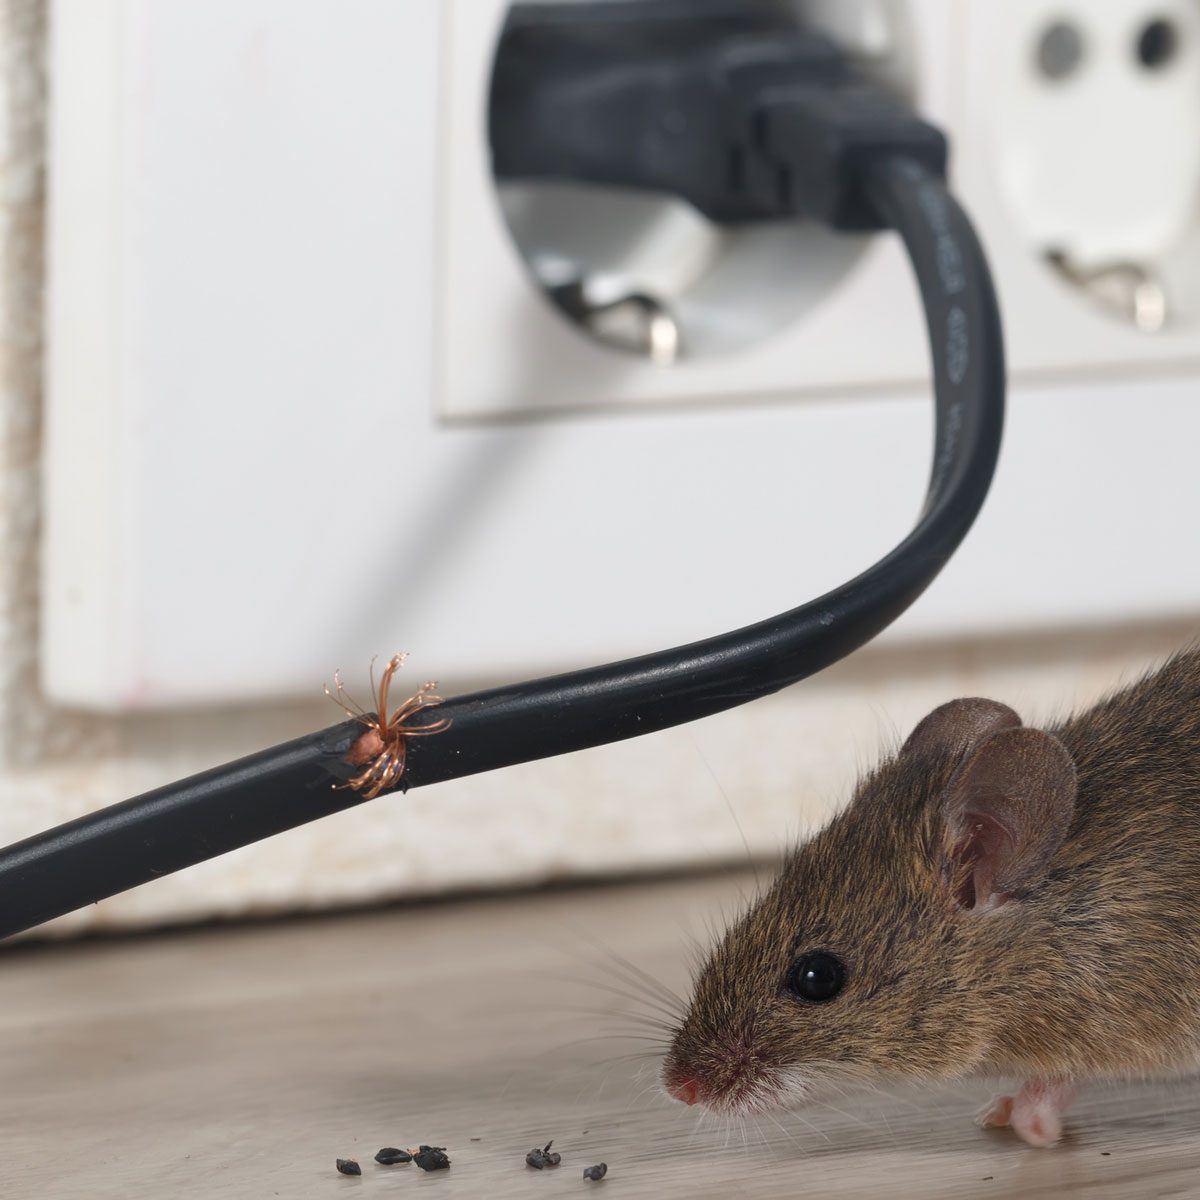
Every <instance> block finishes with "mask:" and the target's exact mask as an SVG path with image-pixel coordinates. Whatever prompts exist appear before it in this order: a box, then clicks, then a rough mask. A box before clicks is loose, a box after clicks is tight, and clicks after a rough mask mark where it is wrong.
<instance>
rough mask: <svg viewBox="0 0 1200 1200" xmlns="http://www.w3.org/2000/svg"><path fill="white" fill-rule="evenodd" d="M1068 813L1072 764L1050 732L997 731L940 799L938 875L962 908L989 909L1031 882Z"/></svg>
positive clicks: (1051, 853)
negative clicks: (941, 827) (941, 829)
mask: <svg viewBox="0 0 1200 1200" xmlns="http://www.w3.org/2000/svg"><path fill="white" fill-rule="evenodd" d="M1074 811H1075V763H1074V762H1073V761H1072V759H1071V755H1070V753H1069V752H1068V751H1067V748H1066V747H1065V746H1064V745H1063V744H1062V742H1060V741H1059V740H1058V738H1056V737H1055V736H1054V735H1053V734H1050V733H1043V732H1042V731H1041V730H1039V729H1004V730H1001V731H1000V732H999V733H996V734H993V735H992V736H991V737H990V738H988V739H987V740H986V741H985V742H984V743H983V744H982V745H981V746H979V747H978V748H977V749H976V750H975V751H974V752H973V753H972V754H971V756H970V757H969V758H968V759H967V761H966V762H965V763H963V765H962V766H961V767H959V769H958V770H957V771H956V772H955V774H954V776H953V777H952V778H951V780H950V783H949V785H948V786H947V788H946V791H945V794H944V797H943V801H942V818H943V824H944V838H945V841H944V845H943V856H944V857H943V874H944V877H945V878H946V880H947V881H948V883H949V884H950V886H951V887H952V888H953V889H954V895H955V899H956V900H957V901H958V903H959V904H960V905H961V906H962V907H963V908H973V909H980V910H986V909H990V908H996V907H998V906H999V905H1001V904H1004V903H1005V902H1006V901H1008V900H1011V899H1012V898H1013V896H1014V895H1016V894H1017V893H1019V892H1021V891H1022V890H1024V889H1026V888H1028V887H1030V886H1031V885H1033V884H1035V883H1036V882H1037V881H1038V880H1039V879H1040V878H1041V877H1042V876H1043V875H1044V874H1045V871H1046V868H1047V866H1049V863H1050V860H1051V858H1053V857H1054V854H1055V852H1056V851H1057V850H1058V848H1059V846H1061V845H1062V841H1063V838H1065V837H1066V835H1067V828H1068V826H1069V825H1070V823H1071V816H1072V814H1073V813H1074Z"/></svg>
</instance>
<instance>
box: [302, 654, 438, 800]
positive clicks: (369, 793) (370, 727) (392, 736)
mask: <svg viewBox="0 0 1200 1200" xmlns="http://www.w3.org/2000/svg"><path fill="white" fill-rule="evenodd" d="M407 657H408V655H406V654H394V655H393V656H392V657H391V658H390V659H388V664H387V666H386V667H384V669H383V674H382V676H381V677H380V679H379V682H378V684H377V683H376V682H375V660H374V659H372V660H371V698H372V700H374V702H375V712H373V713H369V712H366V711H364V710H363V709H362V708H361V707H360V706H359V705H358V704H356V703H355V702H354V701H353V700H352V699H351V698H350V697H349V696H348V695H347V694H346V689H345V687H344V686H343V685H342V676H341V672H340V671H335V672H334V675H333V684H334V690H333V691H330V690H329V685H328V684H326V686H325V695H327V696H328V697H329V698H330V699H331V700H332V701H333V702H334V703H335V704H337V705H338V706H339V707H340V708H341V709H342V711H343V712H345V714H346V715H347V716H348V717H351V718H353V719H354V720H355V721H358V722H360V723H361V724H362V725H365V726H366V730H365V732H364V733H363V734H362V735H361V736H360V737H359V738H358V739H357V740H356V741H355V743H354V745H353V746H351V747H350V751H349V753H348V754H347V755H346V761H347V762H349V763H351V764H353V765H354V766H356V767H357V766H361V767H362V768H363V769H362V770H361V771H360V772H359V773H358V774H357V775H355V776H354V778H353V779H351V780H350V781H349V782H348V783H341V784H335V785H334V786H335V787H345V788H353V789H354V790H355V791H356V792H362V794H363V796H364V797H365V798H366V799H367V800H374V799H375V797H376V796H379V795H382V794H383V793H384V792H387V791H391V789H392V788H394V787H396V786H397V785H398V784H399V783H400V780H401V778H402V776H403V775H404V761H405V758H406V755H407V752H408V739H409V738H410V737H428V736H429V735H430V734H434V733H441V732H442V731H443V730H446V729H449V728H450V719H449V718H448V717H443V718H442V719H441V720H440V721H432V722H430V723H429V724H426V725H409V724H408V723H407V722H408V721H409V720H410V718H412V717H414V716H415V715H416V714H417V713H419V712H422V711H424V710H425V709H427V708H434V707H435V706H437V705H439V704H441V703H442V697H441V696H438V695H436V694H435V692H434V690H433V689H434V688H435V687H437V684H436V683H434V682H430V683H423V684H421V686H420V687H419V688H417V690H416V691H415V692H414V693H413V694H412V695H411V696H409V698H408V699H407V700H405V701H404V702H403V703H402V704H401V705H399V707H397V708H396V709H395V711H393V712H392V713H390V714H389V713H388V692H389V691H390V690H391V686H392V677H393V676H394V675H395V674H396V672H397V671H398V670H400V668H401V667H402V666H403V665H404V660H405V659H406V658H407Z"/></svg>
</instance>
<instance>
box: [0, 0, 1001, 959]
mask: <svg viewBox="0 0 1200 1200" xmlns="http://www.w3.org/2000/svg"><path fill="white" fill-rule="evenodd" d="M616 7H621V6H616ZM768 99H769V103H768V104H765V105H764V107H763V110H762V111H760V113H759V118H760V119H758V120H757V121H756V126H755V128H756V129H757V130H758V131H759V137H760V141H759V143H758V147H759V150H760V151H761V152H762V154H763V155H764V156H766V157H767V158H769V159H771V161H772V162H774V163H775V164H776V165H778V164H779V163H780V162H781V161H783V162H784V163H785V165H786V156H785V159H784V160H781V159H780V158H779V157H778V156H779V154H780V153H781V151H780V149H779V146H778V143H777V138H778V137H779V136H780V131H783V133H784V134H786V135H787V136H788V137H792V136H793V134H794V136H795V137H796V139H797V143H798V144H801V145H804V146H805V147H807V146H808V145H809V143H810V142H811V141H812V138H811V137H810V136H809V135H811V134H813V133H814V125H813V123H814V122H815V123H816V125H815V132H816V133H819V134H821V135H822V137H821V138H818V139H817V141H819V142H820V143H821V145H822V146H827V145H828V144H830V139H829V138H827V137H824V134H825V133H826V132H828V131H827V130H826V129H825V127H824V125H823V124H822V123H823V122H826V121H827V120H828V119H829V114H828V112H827V111H825V108H823V107H821V106H817V107H816V108H814V106H813V105H812V103H811V100H812V95H811V89H808V90H805V91H804V92H803V93H802V94H798V95H796V96H789V95H788V94H786V93H785V94H783V95H781V94H780V93H778V92H777V91H774V92H772V93H771V94H770V96H769V97H768ZM826 99H827V97H826ZM822 103H823V104H824V101H823V102H822ZM818 109H819V111H818ZM847 111H850V112H851V115H852V116H855V118H856V119H857V114H856V110H854V109H853V106H852V105H850V106H849V107H847V106H846V105H842V106H840V107H838V106H837V105H836V104H835V119H836V121H838V122H840V121H841V120H842V118H843V117H844V116H845V114H846V112H847ZM763 112H765V113H766V116H767V117H769V118H770V119H769V120H765V121H764V120H763V119H761V118H762V116H763ZM872 116H873V119H874V118H877V117H878V113H877V112H875V113H873V114H872ZM797 122H798V123H799V124H798V125H797ZM852 124H853V123H852ZM772 130H773V131H774V132H772ZM835 132H837V133H838V134H839V136H840V135H842V134H845V133H846V132H847V131H846V129H844V128H842V126H841V125H839V126H838V129H837V130H835ZM858 132H860V130H859V127H858V126H854V128H851V129H850V130H849V136H848V138H847V139H846V140H845V141H844V144H842V146H841V149H840V150H839V151H838V153H837V154H836V155H835V157H834V158H833V159H830V160H829V161H824V162H819V163H818V164H817V166H816V167H814V168H813V169H814V170H820V171H823V172H827V173H837V174H838V175H839V178H838V179H837V181H836V182H837V183H838V188H837V189H836V190H837V192H838V194H839V195H841V196H842V200H841V201H839V202H838V205H837V207H836V210H831V211H826V212H822V213H820V214H819V215H821V216H822V217H824V219H826V220H828V221H829V222H830V223H831V224H833V225H835V226H838V225H841V224H843V223H844V222H843V221H842V220H841V219H840V218H841V217H844V216H845V215H846V213H848V212H851V211H853V217H854V223H855V224H856V225H858V224H861V222H862V221H863V219H864V214H866V216H867V217H869V218H870V219H871V220H873V221H874V222H875V223H877V225H878V227H880V228H890V229H892V230H894V231H895V232H897V233H898V234H899V235H900V236H901V238H902V239H903V241H904V244H905V246H906V248H907V251H908V255H909V257H910V259H911V261H912V265H913V269H914V272H915V274H916V279H917V284H918V287H919V290H920V294H921V297H922V300H923V303H924V307H925V312H926V316H927V321H928V328H929V338H930V344H931V347H932V353H933V377H934V395H935V411H936V422H935V436H934V451H933V466H932V470H931V474H930V482H929V487H928V492H927V495H926V501H925V505H924V508H923V510H922V512H921V515H920V518H919V520H918V522H917V524H916V527H915V528H914V529H913V530H912V532H911V533H910V534H909V535H908V536H907V537H906V538H905V539H904V540H903V541H902V542H901V543H900V544H899V545H898V546H897V547H896V548H895V549H894V550H893V551H892V552H891V553H890V554H888V555H887V556H886V557H885V558H883V559H881V560H880V561H879V562H877V563H876V564H875V565H874V566H872V567H870V568H868V569H867V570H866V571H864V572H863V573H862V574H860V575H858V576H857V577H856V578H855V579H853V580H851V581H850V582H849V583H846V584H844V585H842V586H841V587H838V588H835V589H834V590H833V591H830V592H827V593H826V594H825V595H823V596H820V597H818V598H817V599H816V600H813V601H811V602H809V603H807V604H804V605H801V606H800V607H799V608H794V609H792V610H791V611H789V612H785V613H782V614H780V615H779V616H775V617H771V618H769V619H767V620H764V621H760V622H758V623H757V624H754V625H749V626H747V627H745V628H743V629H739V630H735V631H734V632H732V633H724V634H720V635H718V636H715V637H712V638H708V639H706V640H703V641H699V642H694V643H691V644H690V645H686V646H680V647H677V648H675V649H671V650H663V651H660V652H658V653H654V654H647V655H643V656H641V657H638V658H631V659H626V660H624V661H621V662H616V663H611V664H609V665H607V666H600V667H593V668H590V669H587V670H582V671H573V672H570V673H568V674H563V675H555V676H552V677H549V678H544V679H536V680H532V681H530V682H526V683H518V684H513V685H510V686H506V687H501V688H494V689H491V690H488V691H483V692H476V693H473V694H471V695H465V696H453V697H449V698H447V699H445V700H440V698H437V697H433V696H432V695H431V694H430V693H429V692H428V691H427V690H420V691H418V692H417V693H416V694H415V695H414V696H413V697H412V698H411V700H410V701H406V702H405V703H404V704H402V705H401V706H400V708H399V709H397V710H395V713H389V712H388V711H387V709H388V703H387V699H386V692H385V693H384V695H383V697H382V699H380V697H379V695H378V693H377V695H376V703H378V705H379V707H380V709H382V710H383V711H382V713H381V714H373V713H359V712H358V711H357V710H356V709H352V708H348V711H350V712H351V713H352V714H353V719H352V720H350V721H347V722H343V723H341V724H338V725H335V726H332V727H330V728H329V729H325V730H322V731H320V732H318V733H314V734H310V735H308V736H307V737H303V738H300V739H297V740H295V741H292V742H288V743H286V744H284V745H281V746H276V747H273V748H271V749H268V750H265V751H262V752H261V753H259V754H255V755H252V756H250V757H248V758H244V759H241V760H239V761H237V762H234V763H231V764H228V765H226V766H222V767H217V768H215V769H213V770H210V771H206V772H203V773H202V774H200V775H196V776H192V777H191V778H188V779H185V780H182V781H179V782H177V783H173V784H169V785H167V786H166V787H162V788H158V789H156V790H155V791H152V792H148V793H146V794H145V795H142V796H138V797H135V798H134V799H131V800H126V801H125V802H123V803H120V804H116V805H113V806H111V807H109V808H106V809H103V810H101V811H99V812H96V813H93V814H90V815H88V816H84V817H81V818H79V819H78V820H75V821H71V822H69V823H67V824H65V825H61V826H59V827H57V828H55V829H51V830H49V831H47V832H44V833H40V834H37V835H35V836H33V837H31V838H28V839H27V840H25V841H23V842H20V843H17V844H16V845H13V846H10V847H8V848H6V849H4V850H0V936H5V935H8V934H12V933H15V932H18V931H20V930H23V929H27V928H30V927H32V926H34V925H37V924H40V923H41V922H43V921H46V920H49V919H50V918H52V917H55V916H58V915H60V914H62V913H66V912H69V911H71V910H73V909H75V908H79V907H82V906H84V905H86V904H90V903H93V902H94V901H97V900H100V899H102V898H104V897H106V896H110V895H113V894H115V893H117V892H120V891H124V890H126V889H128V888H131V887H136V886H137V885H139V884H142V883H146V882H149V881H150V880H152V879H156V878H159V877H161V876H163V875H166V874H169V873H170V872H173V871H177V870H180V869H182V868H184V867H187V866H191V865H193V864H195V863H198V862H201V861H203V860H205V859H208V858H212V857H215V856H217V855H219V854H223V853H225V852H227V851H229V850H232V849H235V848H236V847H239V846H244V845H247V844H249V843H251V842H255V841H258V840H260V839H262V838H266V837H270V836H272V835H274V834H276V833H281V832H283V831H284V830H287V829H291V828H294V827H296V826H299V825H302V824H304V823H306V822H308V821H312V820H316V819H318V818H320V817H324V816H328V815H330V814H331V813H335V812H338V811H340V810H342V809H345V808H348V807H350V806H352V805H355V804H359V803H362V802H363V801H364V800H366V799H368V798H371V797H372V796H375V795H378V794H380V793H381V792H386V791H392V790H396V789H401V790H407V789H408V788H413V787H424V786H426V785H428V784H432V783H439V782H443V781H446V780H450V779H456V778H461V777H463V776H466V775H472V774H476V773H479V772H482V771H492V770H497V769H499V768H502V767H507V766H512V765H514V764H517V763H523V762H529V761H531V760H534V759H539V758H547V757H551V756H553V755H559V754H567V753H570V752H572V751H576V750H583V749H586V748H588V747H592V746H600V745H604V744H606V743H608V742H616V741H620V740H622V739H625V738H631V737H636V736H639V735H641V734H645V733H651V732H654V731H655V730H660V729H666V728H668V727H670V726H673V725H679V724H682V723H684V722H687V721H693V720H696V719H698V718H700V717H705V716H709V715H711V714H713V713H718V712H721V711H722V710H724V709H729V708H733V707H735V706H737V705H740V704H745V703H747V702H749V701H752V700H755V699H758V698H760V697H763V696H767V695H769V694H771V693H773V692H776V691H778V690H779V689H781V688H784V687H787V686H788V685H789V684H792V683H796V682H797V681H799V680H802V679H804V678H806V677H808V676H810V675H812V674H814V673H815V672H817V671H820V670H821V669H822V668H824V667H827V666H829V665H830V664H831V663H834V662H837V661H838V660H839V659H841V658H843V657H844V656H845V655H847V654H849V653H850V652H851V651H853V650H855V649H857V648H858V647H860V646H862V645H863V644H864V643H866V642H868V641H870V640H871V639H872V638H873V637H875V636H876V634H878V633H879V632H880V631H881V630H883V629H884V628H886V627H887V626H888V625H889V624H890V623H891V622H892V621H894V620H895V619H896V618H897V617H898V616H899V615H900V614H901V613H902V612H904V610H905V609H906V608H908V607H909V605H911V604H912V603H913V601H914V600H916V599H917V597H918V596H919V595H920V594H921V593H922V592H923V591H924V590H925V588H926V587H928V586H929V584H930V583H931V582H932V580H933V579H934V577H935V576H936V575H937V574H938V572H939V571H940V570H941V569H942V567H943V566H944V565H945V564H946V562H947V561H948V560H949V559H950V557H951V555H952V554H953V553H954V551H955V549H956V548H957V547H958V545H959V544H960V542H961V541H962V539H963V537H964V536H965V535H966V533H967V531H968V530H969V529H970V528H971V525H972V523H973V521H974V520H975V517H976V516H977V514H978V513H979V510H980V508H981V506H982V504H983V502H984V499H985V497H986V495H987V492H988V488H989V486H990V484H991V480H992V475H993V472H994V470H995V466H996V461H997V456H998V453H999V449H1000V441H1001V433H1002V427H1003V420H1004V392H1005V372H1004V351H1003V340H1002V334H1001V324H1000V315H999V311H998V306H997V301H996V296H995V293H994V291H993V287H992V282H991V276H990V273H989V271H988V266H987V262H986V259H985V256H984V253H983V250H982V248H981V246H980V243H979V240H978V238H977V237H976V235H975V233H974V230H973V229H972V227H971V224H970V222H969V220H968V219H967V217H966V215H965V214H964V212H963V210H962V209H961V208H960V207H959V205H958V204H957V203H956V201H955V200H954V198H953V197H952V196H951V195H950V193H949V191H948V190H947V188H946V186H945V184H944V182H943V179H942V177H941V173H940V171H939V170H938V169H937V167H936V164H935V165H933V166H931V165H930V163H929V161H928V158H927V156H922V155H915V156H910V155H906V154H905V153H903V152H902V151H898V150H896V149H895V148H894V146H891V144H890V143H887V139H886V138H885V139H884V142H885V143H887V145H888V146H889V147H890V148H886V149H884V150H881V151H880V152H877V153H871V154H863V153H862V152H861V151H862V143H861V141H860V140H858ZM868 140H870V139H868ZM900 140H901V141H903V139H900ZM871 144H872V145H874V144H875V142H874V141H871ZM842 150H844V151H845V153H842V152H841V151H842ZM810 160H811V155H810V153H809V151H808V150H807V149H806V150H805V155H804V160H803V161H804V162H805V163H807V162H809V161H810ZM835 160H836V161H835ZM794 192H795V189H794V188H792V187H790V186H789V188H788V194H789V196H790V195H793V194H794ZM847 206H848V207H847ZM398 665H399V664H398V663H395V662H394V661H393V662H392V663H389V664H388V667H389V673H388V674H387V677H386V678H387V680H388V681H390V680H391V677H392V674H394V670H395V667H396V666H398ZM340 695H341V693H339V696H340ZM396 714H401V715H400V716H398V717H397V716H396ZM364 725H365V726H366V731H367V733H369V734H372V736H373V737H374V738H375V740H374V741H372V740H371V738H367V739H366V740H365V741H364ZM414 734H416V735H420V734H428V735H429V736H414ZM388 739H390V740H388ZM364 747H369V749H365V748H364ZM385 750H386V751H387V753H388V755H389V756H390V757H388V758H387V759H386V761H385V760H383V759H381V758H378V757H377V754H378V755H382V754H383V753H384V752H385ZM347 785H349V786H347Z"/></svg>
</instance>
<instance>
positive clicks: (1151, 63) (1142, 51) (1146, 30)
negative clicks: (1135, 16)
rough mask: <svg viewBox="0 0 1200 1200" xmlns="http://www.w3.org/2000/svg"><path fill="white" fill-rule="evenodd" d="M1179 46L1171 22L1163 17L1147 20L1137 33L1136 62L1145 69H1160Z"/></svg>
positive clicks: (1175, 31)
mask: <svg viewBox="0 0 1200 1200" xmlns="http://www.w3.org/2000/svg"><path fill="white" fill-rule="evenodd" d="M1178 48H1179V33H1178V31H1177V30H1176V28H1175V25H1174V23H1173V22H1171V21H1168V20H1167V19H1166V18H1165V17H1158V18H1156V19H1155V20H1153V21H1149V22H1147V23H1146V25H1145V26H1144V27H1143V28H1142V32H1141V33H1140V34H1138V40H1137V56H1138V62H1140V63H1141V64H1142V66H1143V67H1145V68H1146V70H1147V71H1160V70H1162V69H1163V67H1165V66H1167V64H1168V63H1170V61H1171V60H1172V59H1173V58H1174V57H1175V51H1176V50H1178Z"/></svg>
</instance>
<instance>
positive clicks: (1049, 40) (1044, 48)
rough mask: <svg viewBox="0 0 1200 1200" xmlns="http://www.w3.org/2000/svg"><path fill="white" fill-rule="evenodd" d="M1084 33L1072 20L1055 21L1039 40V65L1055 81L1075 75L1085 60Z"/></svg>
mask: <svg viewBox="0 0 1200 1200" xmlns="http://www.w3.org/2000/svg"><path fill="white" fill-rule="evenodd" d="M1083 49H1084V46H1083V33H1082V32H1081V30H1080V28H1079V26H1078V25H1074V24H1072V23H1071V22H1070V21H1055V22H1054V23H1053V24H1052V25H1049V26H1047V28H1046V30H1045V32H1043V34H1042V36H1041V38H1040V39H1039V40H1038V47H1037V65H1038V69H1039V70H1040V71H1041V73H1042V74H1043V75H1044V76H1045V77H1046V78H1047V79H1053V80H1054V81H1055V82H1058V81H1059V80H1062V79H1066V78H1067V77H1068V76H1070V75H1073V74H1074V73H1075V72H1076V71H1077V70H1078V69H1079V67H1080V64H1081V63H1082V62H1083Z"/></svg>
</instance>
